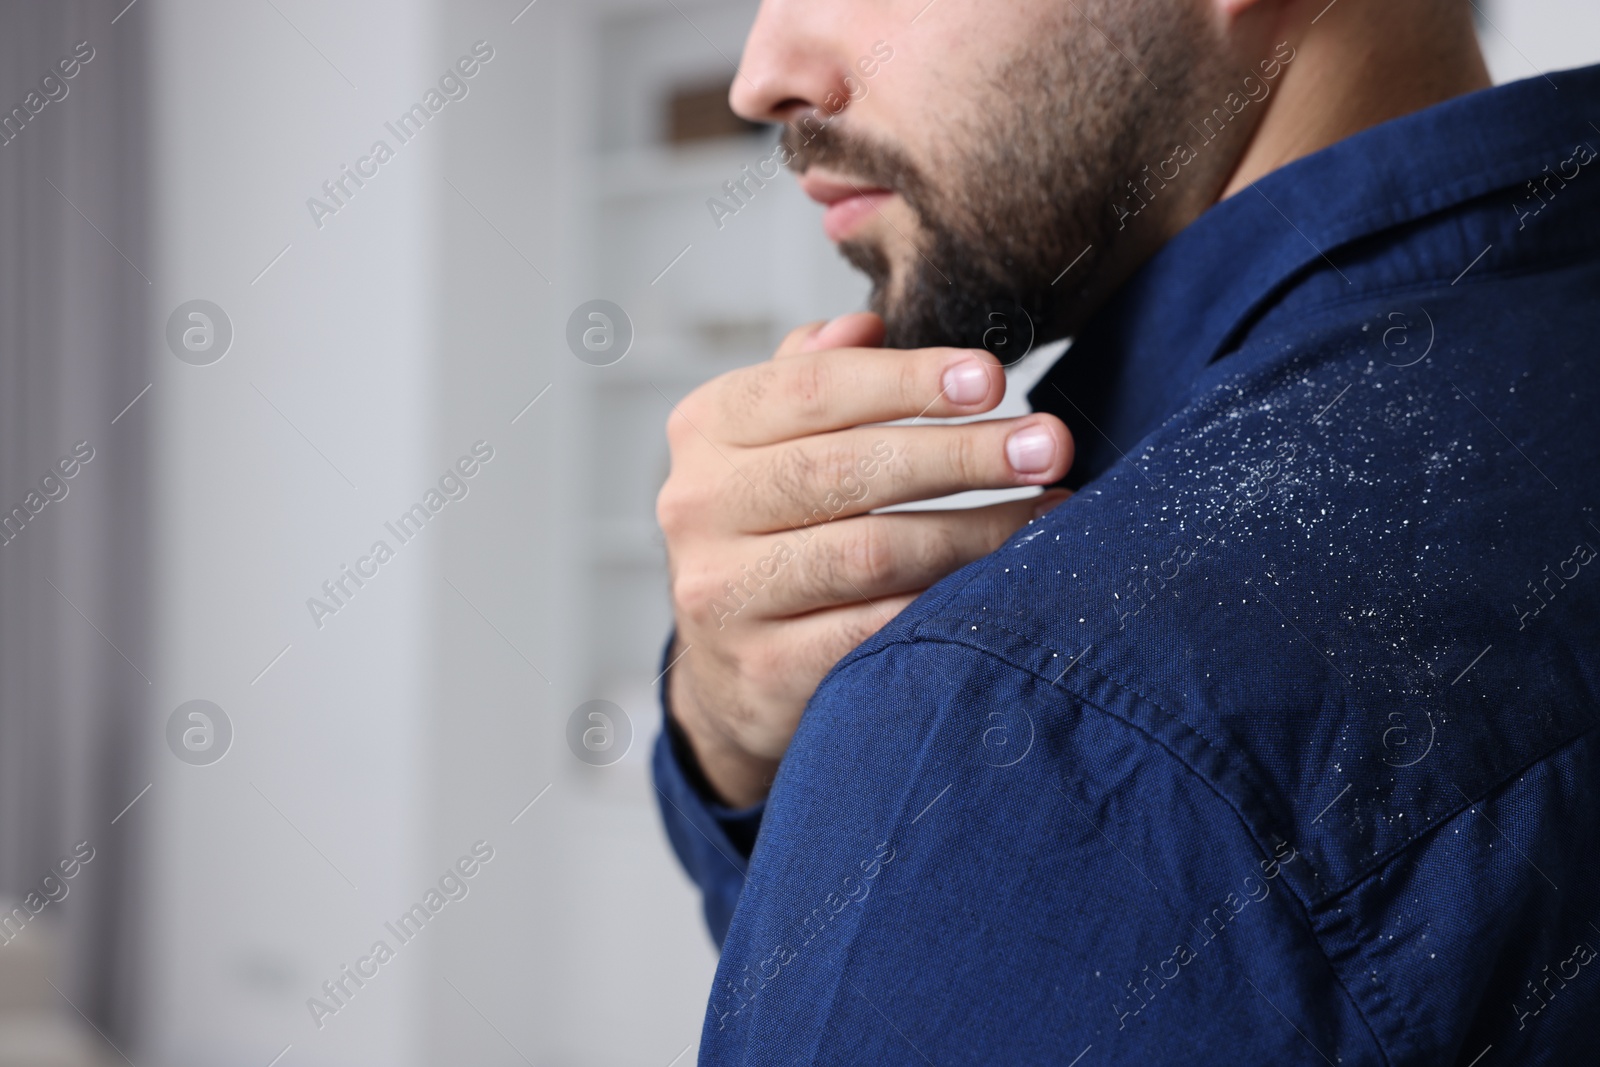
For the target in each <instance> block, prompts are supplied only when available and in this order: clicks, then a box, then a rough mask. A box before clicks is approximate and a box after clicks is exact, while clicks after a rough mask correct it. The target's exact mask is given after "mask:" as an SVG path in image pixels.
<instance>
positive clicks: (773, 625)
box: [656, 314, 1072, 806]
mask: <svg viewBox="0 0 1600 1067" xmlns="http://www.w3.org/2000/svg"><path fill="white" fill-rule="evenodd" d="M882 338H883V323H882V321H881V320H880V319H879V318H878V317H877V316H876V315H870V314H857V315H847V316H845V317H843V318H841V319H836V320H834V321H833V322H831V323H829V324H827V325H826V326H822V327H819V326H818V325H816V324H813V325H811V326H808V327H803V328H801V329H799V330H796V331H795V332H794V333H792V334H790V335H789V337H788V338H787V339H786V340H785V341H784V343H783V345H782V347H780V348H779V350H778V352H777V354H776V356H775V357H774V358H773V359H772V360H771V361H770V362H768V363H763V364H760V365H758V366H754V367H747V368H743V369H741V370H737V371H733V372H731V373H729V374H724V375H723V376H721V377H720V378H717V379H715V380H713V381H711V382H709V383H707V384H706V385H704V386H702V387H700V388H699V389H697V390H695V391H694V392H693V393H691V394H690V395H689V396H688V397H686V398H685V399H684V400H683V402H682V403H681V404H680V405H679V406H678V408H677V410H676V411H674V413H673V415H672V417H671V418H670V419H669V420H668V423H667V439H668V442H669V444H670V446H671V451H672V471H671V474H670V476H669V477H668V478H667V481H666V484H665V485H664V486H663V487H662V490H661V495H660V497H659V498H658V499H657V502H656V515H657V518H658V519H659V521H660V523H661V529H662V530H663V531H664V532H665V534H666V541H667V558H668V565H669V568H670V571H671V575H672V598H673V610H674V613H675V615H676V618H677V626H678V637H677V647H676V648H675V649H674V650H673V656H674V657H680V656H681V658H678V659H677V660H676V663H675V665H674V666H673V667H672V668H671V670H670V672H669V675H668V679H667V685H668V693H669V701H670V704H671V707H672V710H673V714H674V717H675V718H676V719H677V721H678V722H679V724H680V725H681V726H682V727H683V730H684V732H685V733H686V734H687V735H688V738H689V740H690V743H691V744H692V745H693V747H694V749H695V754H696V756H697V757H698V758H699V760H700V764H701V766H702V768H703V769H704V771H705V773H706V776H707V778H708V779H709V781H710V783H711V785H712V787H713V788H715V789H716V790H717V792H718V793H719V794H720V795H721V796H722V798H723V800H725V801H726V802H728V803H729V804H732V805H735V806H745V805H748V804H752V803H755V802H756V801H758V800H760V799H761V798H762V797H764V796H765V795H766V793H767V790H768V788H769V786H770V784H771V779H772V773H773V771H774V770H775V769H776V767H777V764H778V759H779V757H781V756H782V755H783V752H784V749H785V748H787V747H788V744H789V739H790V737H792V736H793V734H794V731H795V727H796V726H797V725H798V723H799V721H800V713H801V711H802V710H803V709H804V708H805V705H806V702H807V701H808V700H810V698H811V694H812V692H813V691H814V690H815V689H816V687H817V683H818V682H820V681H821V680H822V677H823V675H825V674H826V673H827V672H828V670H829V669H830V668H832V667H833V665H834V664H835V663H837V662H838V661H839V660H840V659H841V658H843V656H844V655H845V654H846V653H847V652H849V651H850V650H851V649H853V648H854V647H855V646H856V645H858V644H860V643H861V642H862V641H863V640H865V639H866V638H867V637H869V636H870V635H872V634H873V633H874V632H876V631H877V630H878V629H879V627H881V626H883V625H884V624H885V623H887V622H888V621H889V620H890V619H891V618H893V617H894V616H895V615H896V614H897V613H899V612H900V611H901V610H902V609H903V608H905V606H906V605H907V604H909V603H911V601H912V600H914V599H915V598H916V596H917V594H919V593H920V592H921V591H922V590H924V589H926V588H928V587H929V586H930V585H932V584H933V583H935V582H937V581H938V580H939V579H940V578H943V577H944V576H945V575H947V574H949V573H951V572H952V571H954V570H956V569H958V568H960V567H962V566H963V565H965V564H967V563H970V562H971V561H973V560H975V559H978V558H980V557H982V556H985V555H988V554H989V553H990V552H993V551H994V550H995V549H996V548H998V547H999V546H1000V545H1001V544H1003V543H1004V542H1005V540H1006V538H1008V537H1010V536H1011V534H1012V533H1013V532H1015V531H1016V530H1017V528H1019V527H1020V526H1022V525H1023V524H1024V523H1026V522H1027V521H1028V520H1029V519H1030V518H1032V517H1033V516H1034V515H1035V514H1036V513H1038V512H1041V511H1043V510H1045V509H1047V508H1049V507H1051V506H1053V505H1054V504H1057V503H1060V501H1061V500H1063V499H1065V494H1064V493H1060V492H1054V493H1050V494H1047V495H1046V496H1045V497H1043V498H1033V499H1029V500H1022V501H1016V502H1012V503H1006V504H997V505H994V506H992V507H986V508H978V509H973V510H968V511H926V512H900V513H891V514H887V515H873V514H868V513H869V512H871V511H872V510H873V509H876V508H882V507H885V506H887V505H890V504H900V503H905V502H908V501H918V500H930V499H933V498H935V497H941V496H946V495H948V494H951V493H958V492H963V491H966V490H969V489H1003V488H1013V487H1016V486H1027V485H1048V484H1050V483H1051V482H1054V481H1057V480H1059V479H1060V478H1061V477H1062V476H1063V475H1065V474H1066V472H1067V468H1068V467H1069V466H1071V463H1072V438H1071V436H1070V435H1069V434H1068V432H1067V428H1066V426H1065V425H1063V424H1062V422H1061V421H1060V420H1059V419H1057V418H1055V417H1054V416H1051V415H1044V414H1033V415H1028V416H1025V417H1023V418H1018V419H998V420H985V421H980V422H972V423H967V424H962V425H955V426H875V425H867V424H871V423H882V422H887V421H890V420H895V419H905V418H911V417H914V416H918V415H927V416H945V417H948V416H957V415H976V414H981V413H982V412H985V411H989V410H991V409H992V408H994V406H995V405H996V404H998V403H999V402H1000V399H1001V397H1002V396H1004V394H1005V375H1004V373H1003V372H1002V371H1001V369H1000V367H999V365H998V363H997V362H996V361H995V359H994V357H992V356H991V355H989V354H988V353H987V352H984V351H981V350H980V351H969V350H965V349H953V348H929V349H922V350H919V351H911V352H905V351H890V350H885V349H881V348H878V347H876V346H877V345H878V344H880V343H881V341H882ZM844 346H852V347H844Z"/></svg>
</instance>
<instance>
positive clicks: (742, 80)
mask: <svg viewBox="0 0 1600 1067" xmlns="http://www.w3.org/2000/svg"><path fill="white" fill-rule="evenodd" d="M840 6H841V5H837V4H834V3H829V2H818V0H765V2H764V3H762V5H761V10H760V11H759V12H758V13H757V14H756V21H755V25H754V26H752V27H751V28H750V36H749V38H748V39H747V40H746V41H745V46H744V56H743V58H742V59H741V61H740V64H739V73H738V74H737V75H736V76H735V77H734V79H733V88H732V89H731V90H730V91H729V94H728V102H729V103H730V104H731V105H732V107H733V110H734V111H735V112H736V113H737V114H739V115H740V116H741V117H743V118H746V119H749V120H750V121H751V122H787V121H791V120H793V119H794V118H795V117H796V116H797V115H799V114H800V113H802V112H805V111H809V110H814V109H816V108H819V107H823V106H824V102H825V101H828V100H829V99H830V97H832V98H833V100H834V106H836V107H837V106H838V102H839V101H848V100H849V98H850V97H849V94H848V92H847V91H846V86H845V77H846V76H847V75H848V74H849V71H850V68H849V65H848V63H847V62H846V61H845V60H844V59H843V58H842V57H841V55H840V50H839V49H838V47H837V46H836V44H835V43H834V42H833V39H832V38H831V36H830V34H829V30H830V29H831V28H832V26H833V25H834V24H835V23H834V20H833V19H832V18H831V17H830V16H831V14H832V13H833V12H834V11H835V10H836V9H838V8H840ZM844 6H848V5H844ZM844 24H845V23H843V22H841V23H839V25H841V27H842V25H844Z"/></svg>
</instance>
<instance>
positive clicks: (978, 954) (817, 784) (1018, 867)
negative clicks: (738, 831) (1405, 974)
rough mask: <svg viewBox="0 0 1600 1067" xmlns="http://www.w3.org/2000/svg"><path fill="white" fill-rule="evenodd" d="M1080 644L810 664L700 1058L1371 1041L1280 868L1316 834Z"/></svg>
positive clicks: (1318, 1048) (1151, 1052) (1272, 1048)
mask: <svg viewBox="0 0 1600 1067" xmlns="http://www.w3.org/2000/svg"><path fill="white" fill-rule="evenodd" d="M875 640H876V639H875ZM1046 658H1048V657H1046ZM1041 666H1043V664H1041ZM1046 669H1048V668H1046ZM1073 671H1075V672H1081V673H1080V674H1079V676H1078V678H1076V679H1074V680H1073V681H1074V685H1075V687H1077V688H1076V690H1075V691H1069V690H1068V689H1067V688H1065V686H1064V685H1053V684H1051V681H1050V674H1048V673H1043V672H1036V671H1034V670H1032V669H1021V668H1019V667H1018V666H1016V665H1015V664H1012V663H1008V662H1006V661H1004V660H1003V659H1001V658H999V657H997V656H996V655H994V654H993V653H991V652H989V651H986V650H980V649H975V648H973V647H969V646H966V645H962V644H959V643H955V642H946V641H926V640H911V641H907V640H901V641H898V642H894V641H891V642H888V643H886V644H884V645H882V646H881V647H879V648H877V649H876V650H873V651H871V652H868V653H865V654H863V653H860V652H858V653H857V654H856V655H855V657H854V658H853V659H852V660H848V661H847V662H846V664H845V665H843V666H842V667H841V668H840V669H839V670H838V671H836V672H835V673H834V674H833V675H832V676H831V677H830V678H829V679H828V680H827V681H825V682H824V684H823V686H822V687H821V688H820V689H819V690H818V692H817V694H816V696H815V698H814V699H813V700H812V702H811V705H810V706H809V708H808V709H807V712H806V715H805V717H804V718H803V719H802V720H801V724H800V729H799V731H798V732H797V734H796V735H795V738H794V741H793V742H792V743H791V745H790V748H789V751H788V753H787V754H786V755H785V757H784V765H783V770H782V771H781V773H780V774H779V776H778V780H777V783H776V785H775V786H774V789H773V792H772V794H771V796H770V797H769V798H768V801H767V812H766V817H765V821H764V823H763V826H762V831H761V839H760V841H759V843H758V844H757V847H756V849H755V852H754V855H753V857H752V860H751V864H750V869H749V879H748V882H747V885H746V888H745V890H744V894H743V899H742V900H741V901H740V905H739V911H738V914H737V916H735V918H734V922H733V925H732V929H731V930H730V931H729V933H728V936H727V939H726V942H725V944H724V946H723V951H722V958H721V961H720V963H719V966H718V969H717V976H716V979H715V981H714V983H713V987H712V992H711V998H710V1003H709V1006H708V1011H707V1016H706V1021H705V1027H704V1031H703V1035H702V1039H701V1046H700V1047H701V1056H702V1059H701V1062H702V1063H707V1064H736V1063H737V1064H743V1063H773V1062H779V1061H780V1060H781V1061H782V1062H806V1063H846V1062H848V1063H875V1064H907V1065H912V1067H915V1065H920V1064H925V1063H930V1062H931V1063H941V1064H942V1063H958V1062H975V1061H981V1062H987V1063H1060V1064H1067V1063H1073V1062H1077V1058H1078V1057H1084V1054H1085V1052H1086V1051H1087V1050H1088V1049H1089V1048H1091V1047H1092V1048H1093V1052H1092V1053H1091V1054H1090V1056H1092V1062H1093V1063H1095V1064H1096V1065H1102V1067H1103V1065H1106V1064H1129V1065H1135V1064H1137V1065H1144V1064H1149V1063H1178V1062H1183V1063H1242V1062H1252V1063H1269V1062H1270V1063H1321V1062H1323V1059H1324V1058H1326V1059H1327V1060H1328V1061H1329V1062H1336V1063H1337V1062H1343V1063H1375V1062H1383V1060H1382V1056H1381V1053H1379V1052H1378V1051H1377V1049H1376V1048H1375V1046H1374V1044H1373V1042H1372V1039H1371V1036H1370V1032H1369V1030H1368V1029H1367V1027H1366V1026H1365V1024H1364V1022H1363V1021H1362V1019H1361V1018H1360V1015H1359V1013H1358V1012H1357V1011H1356V1009H1355V1007H1354V1005H1353V1003H1352V1001H1351V999H1350V998H1349V996H1348V995H1346V993H1345V991H1344V989H1343V988H1342V986H1341V984H1340V982H1339V980H1338V978H1337V976H1336V975H1335V973H1334V971H1333V969H1332V967H1331V965H1330V964H1329V962H1328V960H1327V958H1326V956H1325V955H1324V953H1323V952H1322V949H1321V947H1320V944H1319V942H1318V940H1317V938H1316V936H1315V935H1314V933H1313V931H1312V929H1311V925H1310V923H1309V922H1308V920H1307V916H1306V912H1305V909H1304V907H1303V905H1302V903H1301V901H1300V899H1299V898H1298V897H1297V895H1296V892H1295V890H1294V889H1292V888H1291V885H1290V883H1291V882H1292V881H1293V880H1294V876H1295V875H1298V874H1300V873H1301V871H1300V870H1299V868H1305V867H1307V865H1308V864H1309V863H1310V862H1311V861H1310V860H1309V859H1308V858H1306V857H1305V856H1304V855H1301V854H1299V853H1297V851H1296V849H1295V845H1294V843H1293V842H1288V841H1281V840H1280V841H1276V842H1273V841H1263V840H1261V839H1260V837H1259V835H1257V834H1255V833H1253V832H1252V831H1251V830H1250V828H1249V827H1247V826H1246V825H1245V823H1244V822H1243V820H1242V819H1241V817H1240V816H1239V814H1238V813H1237V811H1236V810H1235V809H1234V807H1233V806H1232V805H1231V804H1230V803H1229V802H1228V800H1227V798H1226V797H1224V796H1223V795H1220V794H1219V792H1218V790H1217V789H1216V788H1215V787H1214V784H1213V783H1211V782H1209V781H1207V779H1206V778H1205V776H1203V775H1201V774H1199V773H1196V771H1195V770H1193V769H1192V768H1191V766H1190V765H1189V764H1188V762H1187V755H1188V753H1186V752H1184V751H1183V750H1182V749H1181V747H1180V745H1179V743H1178V742H1175V741H1174V736H1175V735H1174V734H1173V733H1172V728H1171V724H1170V721H1169V722H1168V723H1166V724H1162V723H1160V722H1159V718H1160V716H1161V714H1162V713H1161V712H1160V710H1159V709H1158V708H1152V707H1151V706H1149V705H1148V704H1146V703H1144V702H1142V701H1141V700H1140V699H1139V698H1137V697H1135V696H1133V695H1131V694H1129V693H1128V692H1126V691H1124V690H1122V689H1121V688H1120V687H1118V686H1116V685H1115V684H1114V683H1111V682H1109V680H1107V679H1106V678H1105V677H1104V676H1103V675H1097V674H1096V673H1095V671H1094V669H1093V667H1092V666H1091V665H1090V664H1089V663H1080V664H1077V665H1075V666H1074V667H1073ZM1052 673H1055V674H1060V673H1061V671H1060V668H1059V667H1057V668H1056V669H1055V671H1054V672H1052ZM1163 731H1165V732H1164V733H1163ZM1196 744H1199V742H1198V740H1197V741H1196ZM1297 865H1298V866H1297ZM1314 1050H1315V1051H1314ZM1319 1052H1320V1053H1323V1054H1324V1055H1322V1056H1319V1055H1318V1053H1319ZM1083 1062H1084V1063H1085V1064H1087V1063H1089V1062H1091V1059H1090V1058H1088V1057H1084V1059H1083Z"/></svg>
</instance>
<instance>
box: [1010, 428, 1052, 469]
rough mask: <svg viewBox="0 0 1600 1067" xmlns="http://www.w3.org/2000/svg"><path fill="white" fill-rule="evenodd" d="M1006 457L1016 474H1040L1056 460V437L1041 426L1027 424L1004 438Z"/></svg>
mask: <svg viewBox="0 0 1600 1067" xmlns="http://www.w3.org/2000/svg"><path fill="white" fill-rule="evenodd" d="M1006 459H1008V460H1010V461H1011V469H1012V470H1014V471H1016V472H1017V473H1018V474H1040V473H1042V472H1044V471H1047V470H1049V469H1050V465H1051V464H1052V463H1054V462H1055V460H1056V439H1055V437H1053V436H1052V435H1051V433H1050V431H1049V430H1047V429H1045V428H1044V427H1043V426H1029V427H1027V428H1026V429H1022V430H1018V431H1017V432H1016V433H1014V434H1012V435H1011V436H1010V437H1009V438H1007V439H1006Z"/></svg>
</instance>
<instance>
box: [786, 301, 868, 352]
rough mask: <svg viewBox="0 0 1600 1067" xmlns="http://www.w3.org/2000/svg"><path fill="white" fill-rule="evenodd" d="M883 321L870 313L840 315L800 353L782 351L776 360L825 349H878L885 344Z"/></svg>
mask: <svg viewBox="0 0 1600 1067" xmlns="http://www.w3.org/2000/svg"><path fill="white" fill-rule="evenodd" d="M883 335H884V325H883V319H882V318H881V317H879V316H878V315H876V314H874V313H872V312H870V311H856V312H852V313H851V314H848V315H840V316H839V317H838V318H836V319H834V320H833V321H832V322H830V323H828V324H827V325H825V326H823V327H822V328H821V329H820V330H818V331H816V332H815V333H813V334H811V335H810V336H808V337H807V338H806V339H805V341H804V342H802V343H801V345H800V347H799V350H798V352H790V353H784V352H782V351H780V352H779V353H778V355H776V356H774V357H773V358H774V359H777V358H781V357H783V356H785V355H797V354H798V353H799V352H820V351H822V350H823V349H825V348H877V347H878V346H880V345H882V344H883Z"/></svg>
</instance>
